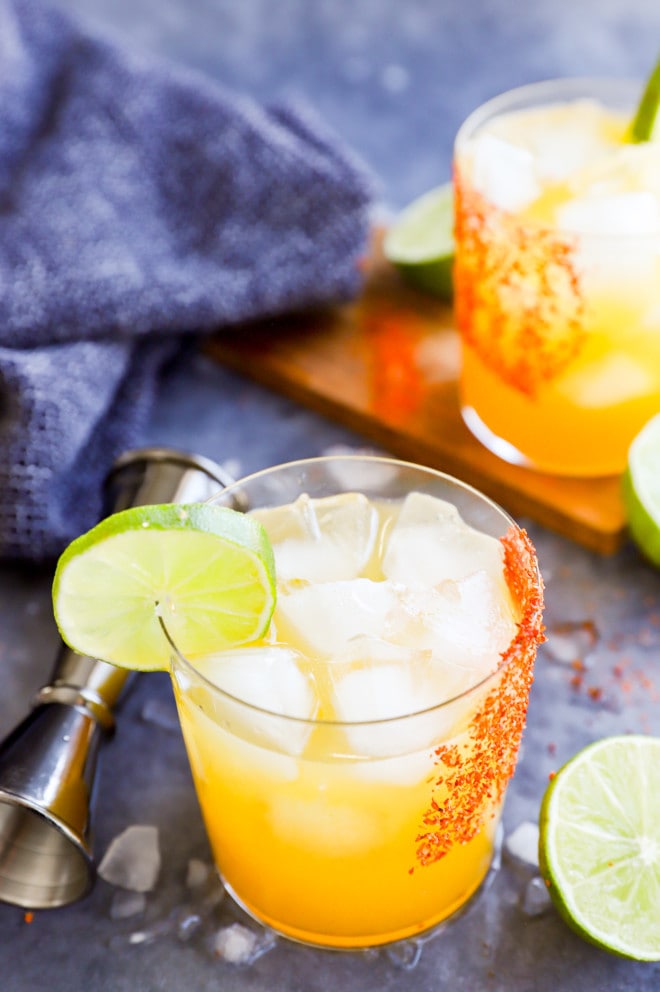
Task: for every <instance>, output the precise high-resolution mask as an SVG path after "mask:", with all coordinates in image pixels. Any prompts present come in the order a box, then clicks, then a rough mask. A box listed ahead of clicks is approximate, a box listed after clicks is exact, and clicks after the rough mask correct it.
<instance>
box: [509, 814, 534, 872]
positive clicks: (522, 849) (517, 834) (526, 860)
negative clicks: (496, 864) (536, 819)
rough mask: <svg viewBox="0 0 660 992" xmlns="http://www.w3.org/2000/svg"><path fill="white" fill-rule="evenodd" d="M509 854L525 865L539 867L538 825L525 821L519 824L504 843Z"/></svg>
mask: <svg viewBox="0 0 660 992" xmlns="http://www.w3.org/2000/svg"><path fill="white" fill-rule="evenodd" d="M504 846H505V848H506V852H507V854H508V855H509V856H510V857H512V858H513V859H514V860H515V861H520V862H522V863H523V864H525V865H531V866H532V867H535V868H538V866H539V828H538V824H537V823H532V822H531V820H525V821H523V822H522V823H519V824H518V826H517V827H516V829H515V830H513V831H512V832H511V833H510V834H509V835H508V837H507V838H506V841H505V842H504Z"/></svg>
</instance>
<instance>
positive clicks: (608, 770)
mask: <svg viewBox="0 0 660 992" xmlns="http://www.w3.org/2000/svg"><path fill="white" fill-rule="evenodd" d="M539 863H540V867H541V873H542V875H543V877H544V879H545V881H546V884H547V885H548V887H549V891H550V894H551V896H552V898H553V901H554V903H555V905H556V906H557V909H558V910H559V912H560V913H561V915H562V916H563V917H564V919H565V920H566V921H567V922H568V924H569V925H570V926H571V927H572V928H573V929H574V930H576V931H577V932H578V933H579V934H580V935H581V936H583V937H585V938H586V939H587V940H589V941H591V942H592V943H594V944H597V945H598V946H599V947H601V948H604V949H605V950H608V951H612V952H613V953H615V954H619V955H621V956H623V957H628V958H635V959H636V960H638V961H658V960H660V927H659V926H658V920H660V738H657V737H644V736H639V735H638V736H633V735H631V736H625V737H606V738H603V739H602V740H600V741H597V742H596V743H595V744H591V745H589V746H588V747H586V748H584V750H582V751H580V752H579V753H578V754H577V755H576V756H575V757H574V758H572V759H571V760H570V761H569V762H568V763H567V764H566V765H564V767H563V768H562V769H561V770H560V771H559V772H558V773H557V775H556V776H555V778H554V779H553V780H552V781H551V783H550V785H549V786H548V788H547V790H546V794H545V796H544V799H543V803H542V806H541V820H540V840H539Z"/></svg>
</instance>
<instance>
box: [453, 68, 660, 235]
mask: <svg viewBox="0 0 660 992" xmlns="http://www.w3.org/2000/svg"><path fill="white" fill-rule="evenodd" d="M642 86H643V84H642V83H641V82H640V81H638V80H635V79H632V78H630V77H612V76H564V77H557V78H553V79H542V80H538V81H536V82H531V83H525V84H523V85H522V86H515V87H513V88H512V89H508V90H504V91H503V92H502V93H498V94H496V95H495V96H493V97H490V98H489V99H487V100H485V101H484V102H483V103H481V104H480V105H479V106H478V107H475V109H474V110H472V111H471V112H470V113H469V114H468V116H467V117H466V118H465V120H464V121H463V123H462V124H461V125H460V127H459V129H458V131H457V132H456V136H455V138H454V152H453V158H454V163H456V160H457V158H458V157H459V156H460V155H461V154H462V153H463V151H464V149H465V146H466V145H467V144H468V142H469V141H471V140H472V139H473V138H474V137H475V136H476V135H477V134H478V133H479V131H480V129H481V128H482V126H483V125H484V124H485V123H486V122H487V121H489V120H492V119H493V118H495V117H497V116H499V115H503V114H506V113H508V112H509V111H510V112H512V113H515V112H516V110H523V109H532V108H533V107H534V106H544V105H545V106H549V105H551V103H552V102H553V100H552V99H551V98H552V97H553V96H554V97H556V102H562V101H568V100H571V99H572V100H579V99H589V98H590V97H592V98H594V99H597V100H600V101H601V102H602V103H603V104H604V105H605V106H611V105H612V104H613V103H614V98H615V97H617V96H618V97H619V98H620V97H621V96H622V95H624V96H629V100H628V102H629V104H630V106H629V110H630V113H631V114H632V112H633V111H634V108H635V105H636V102H637V101H638V100H639V98H640V97H641V93H642ZM599 89H601V90H602V92H600V93H599V92H598V90H599ZM527 96H529V97H530V98H532V99H533V98H534V97H536V98H538V100H537V103H536V104H535V103H534V102H532V100H530V103H529V104H525V105H524V106H523V105H521V103H520V101H524V100H525V99H526V97H527ZM608 96H610V100H609V101H608ZM631 147H636V146H634V145H632V144H631ZM454 171H455V172H456V165H454ZM636 192H639V193H644V192H645V191H644V190H639V191H636ZM649 194H650V195H651V196H653V195H654V194H653V193H651V192H650V191H649ZM493 206H495V204H493ZM499 209H501V210H502V211H503V212H504V213H506V214H507V215H509V216H511V217H514V218H517V219H518V221H519V224H520V226H521V227H524V228H525V229H527V230H530V231H546V232H551V233H552V234H553V235H555V236H556V237H557V238H560V239H563V240H564V241H565V242H566V243H568V244H570V245H574V243H575V241H576V239H577V240H578V241H579V242H580V243H584V244H610V245H611V246H612V247H613V248H615V247H616V246H617V245H622V246H625V245H630V244H642V245H650V246H657V247H656V250H660V229H658V230H656V231H643V232H639V233H636V232H634V231H624V232H621V231H611V232H608V231H598V232H590V231H581V230H579V228H575V227H558V226H557V225H556V224H552V223H548V222H542V223H541V222H537V221H529V220H526V219H523V218H520V217H519V213H520V211H519V210H504V208H499Z"/></svg>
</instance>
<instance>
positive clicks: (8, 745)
mask: <svg viewBox="0 0 660 992" xmlns="http://www.w3.org/2000/svg"><path fill="white" fill-rule="evenodd" d="M230 481H232V480H231V479H229V477H228V476H227V475H226V474H225V473H224V471H223V469H222V468H220V466H218V465H216V464H215V463H214V462H212V461H210V460H208V459H206V458H200V457H198V456H196V455H188V454H186V453H183V452H178V451H171V450H169V449H166V448H144V449H142V450H137V451H129V452H127V453H126V454H125V455H123V456H122V457H120V458H119V459H118V460H117V461H116V462H115V464H114V466H113V468H112V470H111V471H110V474H109V476H108V479H107V484H106V495H107V501H106V507H107V512H108V513H110V512H115V511H118V510H123V509H126V508H127V507H129V506H139V505H145V504H149V503H194V502H201V501H203V500H205V499H207V498H208V497H210V496H211V495H213V493H214V492H216V491H217V490H218V489H221V488H223V487H224V486H225V485H227V484H228V483H229V482H230ZM128 677H129V673H128V672H126V671H123V670H121V669H118V668H115V667H113V666H112V665H109V664H107V663H106V662H102V661H97V660H96V659H94V658H89V657H84V656H82V655H77V654H75V653H74V652H73V651H71V650H70V649H69V648H68V647H66V645H64V644H62V646H61V649H60V651H59V654H58V656H57V660H56V663H55V669H54V672H53V677H52V679H51V681H50V682H49V683H48V685H46V686H44V687H43V688H42V689H40V691H39V692H38V693H37V696H36V699H35V701H34V706H33V709H32V711H31V712H30V713H29V714H28V716H27V717H26V718H25V719H24V720H23V721H22V723H20V724H19V725H18V726H17V727H16V729H15V730H13V731H12V732H11V733H10V734H9V736H8V737H7V738H6V739H5V740H4V741H3V742H2V743H0V900H2V901H4V902H9V903H14V904H15V905H18V906H23V907H25V908H26V909H48V908H52V907H55V906H63V905H66V904H68V903H70V902H73V901H74V900H76V899H79V898H80V897H81V896H83V895H85V894H86V893H87V892H88V891H89V889H90V888H91V885H92V884H93V880H94V862H93V855H92V847H91V827H90V811H91V799H92V791H93V785H94V774H95V769H96V758H97V753H98V749H99V744H100V742H101V740H102V739H103V738H104V737H105V736H106V735H107V734H108V733H109V732H110V731H111V730H112V728H113V726H114V719H113V715H112V710H113V707H114V705H115V703H116V702H117V700H118V698H119V695H120V693H121V691H122V689H124V687H125V684H126V681H127V679H128Z"/></svg>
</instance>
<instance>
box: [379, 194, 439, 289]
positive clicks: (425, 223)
mask: <svg viewBox="0 0 660 992" xmlns="http://www.w3.org/2000/svg"><path fill="white" fill-rule="evenodd" d="M453 228H454V198H453V189H452V185H451V183H445V184H444V185H443V186H437V187H436V188H435V189H432V190H429V192H428V193H425V194H424V195H423V196H420V197H419V198H418V199H417V200H413V202H412V203H411V204H409V205H408V206H407V207H406V208H405V209H404V210H403V211H402V212H401V213H400V214H399V216H398V217H397V219H396V220H395V221H394V223H393V225H392V227H391V228H390V229H389V231H388V232H387V234H386V235H385V240H384V242H383V252H384V254H385V258H387V260H388V261H389V262H391V263H392V265H394V266H396V268H397V269H398V270H399V272H400V273H401V275H402V276H403V278H404V279H406V281H407V282H409V283H411V284H412V285H414V286H416V287H417V288H419V289H423V290H426V291H427V292H430V293H434V294H435V295H436V296H440V297H442V299H444V300H451V298H452V295H453V284H452V267H453V264H454V234H453Z"/></svg>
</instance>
